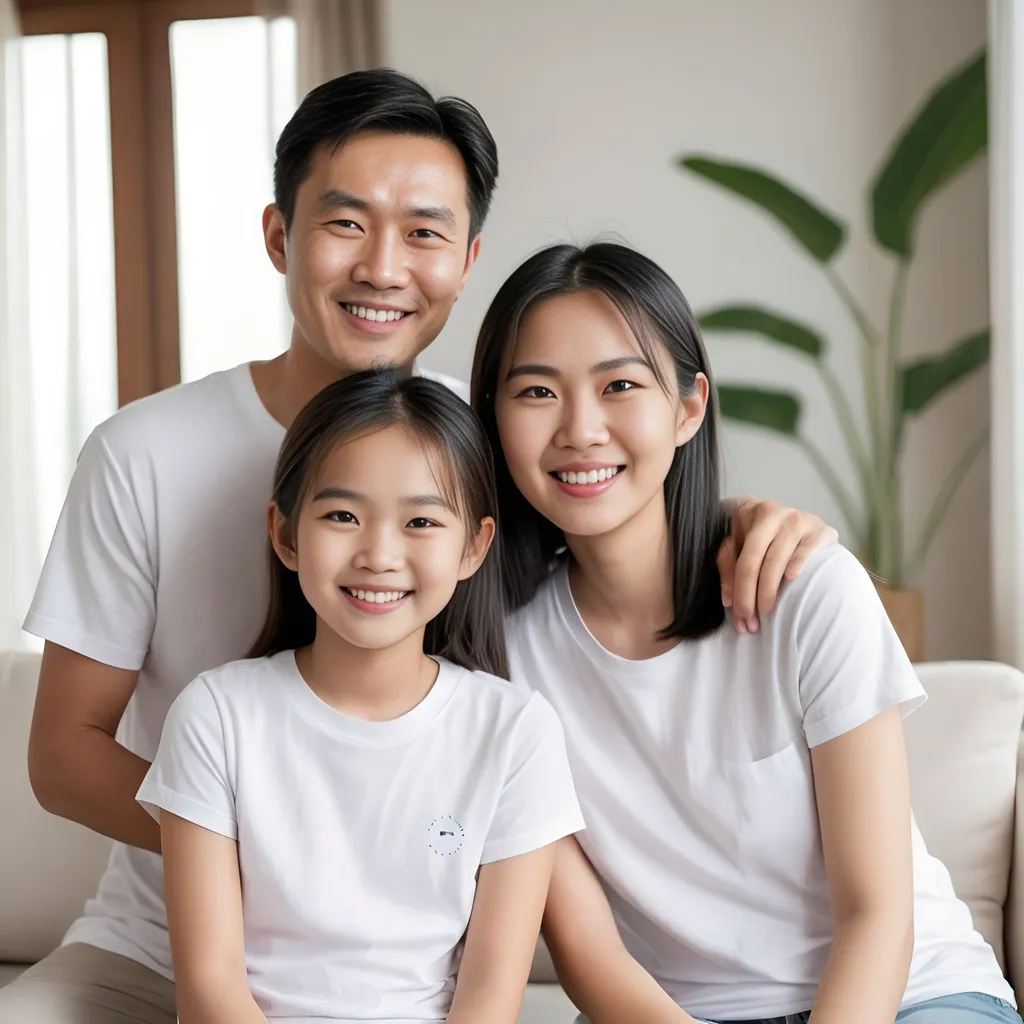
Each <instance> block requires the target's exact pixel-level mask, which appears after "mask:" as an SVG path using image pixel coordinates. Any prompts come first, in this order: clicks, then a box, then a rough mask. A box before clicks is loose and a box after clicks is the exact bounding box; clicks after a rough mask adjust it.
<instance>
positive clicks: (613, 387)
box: [605, 380, 637, 395]
mask: <svg viewBox="0 0 1024 1024" xmlns="http://www.w3.org/2000/svg"><path fill="white" fill-rule="evenodd" d="M635 387H637V385H636V384H634V383H633V381H631V380H613V381H612V382H611V384H609V385H608V387H606V388H605V391H610V392H611V393H612V394H613V395H618V394H622V392H623V391H632V390H633V388H635Z"/></svg>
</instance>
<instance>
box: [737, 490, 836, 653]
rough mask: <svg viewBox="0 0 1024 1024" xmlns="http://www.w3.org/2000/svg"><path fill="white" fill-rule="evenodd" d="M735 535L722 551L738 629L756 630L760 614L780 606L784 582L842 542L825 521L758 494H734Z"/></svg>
mask: <svg viewBox="0 0 1024 1024" xmlns="http://www.w3.org/2000/svg"><path fill="white" fill-rule="evenodd" d="M725 507H726V509H727V511H728V512H729V513H730V525H729V535H728V536H727V537H726V538H725V540H724V541H723V542H722V546H721V548H719V551H718V573H719V576H720V577H721V580H722V604H724V605H725V606H726V608H731V609H732V618H733V625H734V627H735V628H736V631H737V632H738V633H754V632H757V630H758V628H759V625H760V623H759V618H758V617H759V616H760V615H767V614H768V613H769V612H771V610H772V609H773V608H774V607H775V601H776V599H777V598H778V596H779V588H780V587H781V586H782V583H783V581H784V580H790V579H793V578H795V577H796V576H799V575H800V572H801V571H802V570H803V567H804V565H805V564H806V563H807V559H808V558H810V557H811V555H813V554H814V552H815V551H818V550H819V549H820V548H824V547H828V546H830V545H832V544H835V543H836V542H837V541H838V540H839V533H838V531H837V530H836V529H835V528H834V527H831V526H829V525H828V524H827V523H826V522H825V520H824V519H822V518H820V517H819V516H816V515H814V514H812V513H811V512H802V511H800V509H795V508H789V507H788V506H786V505H780V504H779V503H778V502H776V501H761V500H760V499H758V498H730V499H728V500H727V501H726V503H725Z"/></svg>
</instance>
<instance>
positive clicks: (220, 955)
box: [160, 811, 266, 1024]
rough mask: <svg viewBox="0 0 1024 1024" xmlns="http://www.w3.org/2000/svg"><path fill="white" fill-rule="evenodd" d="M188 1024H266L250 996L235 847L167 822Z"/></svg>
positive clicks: (167, 862) (183, 1013) (174, 929)
mask: <svg viewBox="0 0 1024 1024" xmlns="http://www.w3.org/2000/svg"><path fill="white" fill-rule="evenodd" d="M160 823H161V824H160V832H161V840H162V845H163V859H164V888H165V892H166V899H167V923H168V927H169V929H170V938H171V956H172V959H173V961H174V976H175V992H176V997H177V1004H178V1020H179V1022H180V1024H266V1017H264V1016H263V1014H262V1013H261V1012H260V1009H259V1007H258V1006H257V1005H256V1001H255V1000H254V999H253V997H252V993H251V992H250V991H249V984H248V980H247V976H246V969H245V941H244V937H243V931H242V883H241V876H240V873H239V870H238V848H237V844H236V843H235V841H234V840H233V839H228V838H227V837H226V836H222V835H219V834H218V833H216V832H211V831H209V830H208V829H205V828H202V827H201V826H199V825H194V824H193V823H192V822H190V821H186V820H185V819H184V818H179V817H177V816H176V815H174V814H171V813H170V812H168V811H162V812H161V815H160Z"/></svg>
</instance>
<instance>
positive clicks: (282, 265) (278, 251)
mask: <svg viewBox="0 0 1024 1024" xmlns="http://www.w3.org/2000/svg"><path fill="white" fill-rule="evenodd" d="M263 242H264V244H265V245H266V247H267V255H268V256H269V257H270V262H271V263H273V264H274V269H275V270H276V271H277V272H278V273H279V274H283V273H285V272H286V271H287V269H288V232H287V230H286V229H285V226H284V214H283V213H282V212H281V208H280V207H278V206H275V205H274V204H273V203H271V204H270V205H269V206H268V207H267V208H266V209H265V210H264V211H263Z"/></svg>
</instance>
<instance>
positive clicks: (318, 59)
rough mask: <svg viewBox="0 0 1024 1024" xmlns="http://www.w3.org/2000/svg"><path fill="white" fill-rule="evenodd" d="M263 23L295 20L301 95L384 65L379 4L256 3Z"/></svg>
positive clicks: (375, 0)
mask: <svg viewBox="0 0 1024 1024" xmlns="http://www.w3.org/2000/svg"><path fill="white" fill-rule="evenodd" d="M256 11H257V13H258V14H261V15H263V17H265V18H282V17H287V18H294V19H295V24H296V29H297V36H298V68H299V96H300V97H301V96H305V95H306V93H307V92H309V90H310V89H312V88H314V87H315V86H317V85H320V84H321V83H322V82H326V81H329V80H330V79H332V78H337V77H338V75H346V74H348V73H349V72H350V71H363V70H365V69H367V68H373V67H378V66H379V65H380V63H381V61H382V60H383V43H382V40H381V13H380V0H258V2H257V7H256Z"/></svg>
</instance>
